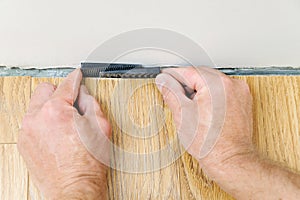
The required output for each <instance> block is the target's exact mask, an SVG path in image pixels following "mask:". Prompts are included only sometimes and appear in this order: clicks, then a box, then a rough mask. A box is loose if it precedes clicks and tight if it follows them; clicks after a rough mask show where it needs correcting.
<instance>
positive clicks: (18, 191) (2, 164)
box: [0, 144, 28, 200]
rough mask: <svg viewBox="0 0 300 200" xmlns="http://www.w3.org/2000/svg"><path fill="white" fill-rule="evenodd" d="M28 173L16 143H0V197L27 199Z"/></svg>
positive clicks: (8, 199)
mask: <svg viewBox="0 0 300 200" xmlns="http://www.w3.org/2000/svg"><path fill="white" fill-rule="evenodd" d="M27 187H28V173H27V170H26V167H25V163H24V161H23V159H22V158H21V157H20V155H19V152H18V150H17V145H16V144H0V199H3V200H11V199H20V200H26V199H27Z"/></svg>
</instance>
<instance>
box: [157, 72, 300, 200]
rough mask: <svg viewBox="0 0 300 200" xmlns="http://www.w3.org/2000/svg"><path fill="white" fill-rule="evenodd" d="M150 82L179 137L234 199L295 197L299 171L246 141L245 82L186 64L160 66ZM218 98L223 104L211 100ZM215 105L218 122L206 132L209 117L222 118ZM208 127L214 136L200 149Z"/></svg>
mask: <svg viewBox="0 0 300 200" xmlns="http://www.w3.org/2000/svg"><path fill="white" fill-rule="evenodd" d="M220 83H221V84H220ZM156 84H157V86H158V88H159V90H160V92H161V93H162V95H163V98H164V100H165V102H166V103H167V105H168V106H169V108H170V109H171V111H172V114H173V118H174V121H175V125H176V128H177V132H178V136H179V139H180V141H181V143H182V144H183V146H184V147H185V148H186V149H187V151H188V152H189V153H190V154H191V155H193V156H194V157H195V158H196V159H198V161H199V164H200V166H201V167H202V169H203V170H204V171H205V172H206V174H207V175H208V176H209V177H210V178H211V179H212V180H214V181H216V182H217V183H218V184H219V185H220V186H221V187H222V188H223V189H224V190H225V191H227V192H228V193H230V194H231V195H233V196H234V197H236V198H238V199H298V198H299V196H300V176H299V175H297V174H295V173H292V172H290V171H289V170H287V169H284V168H281V167H279V166H277V165H274V164H273V163H271V162H269V161H267V160H264V159H261V158H260V157H259V155H258V154H257V153H256V151H255V149H254V146H253V145H252V126H253V122H252V98H251V94H250V91H249V88H248V85H247V84H246V83H245V82H243V81H241V80H237V79H231V78H230V77H228V76H226V75H224V74H222V73H221V72H219V71H217V70H214V69H211V68H204V67H201V68H193V67H189V68H173V69H165V70H164V71H163V73H162V74H160V75H158V76H157V78H156ZM223 99H225V101H224V102H223V103H224V105H223V107H220V105H222V104H219V105H218V104H217V105H216V103H213V100H216V101H215V102H219V103H220V102H222V100H223ZM223 109H225V115H224V116H222V114H223V112H222V111H223ZM215 110H217V112H216V113H217V114H218V112H219V115H220V116H221V117H223V118H224V119H223V122H224V123H222V124H221V125H223V126H219V127H218V126H216V127H213V128H214V129H212V132H208V130H210V128H211V127H210V126H211V125H212V120H214V119H217V120H218V121H219V122H222V119H221V120H220V119H219V118H218V116H213V115H214V112H213V111H215ZM219 131H220V132H219ZM208 133H209V134H216V136H217V137H215V138H214V137H212V138H213V139H215V140H216V142H214V141H209V142H212V143H208V144H213V148H212V149H211V150H210V151H209V152H208V154H205V155H202V152H203V151H202V150H203V148H204V149H205V148H206V149H209V148H208V147H207V146H206V144H207V143H206V142H207V138H209V139H211V137H208V136H211V135H209V134H208ZM218 133H220V134H218ZM194 134H195V135H194ZM194 136H195V137H194ZM204 152H205V151H204Z"/></svg>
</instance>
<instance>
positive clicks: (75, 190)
mask: <svg viewBox="0 0 300 200" xmlns="http://www.w3.org/2000/svg"><path fill="white" fill-rule="evenodd" d="M59 185H60V188H58V190H59V191H57V192H51V194H50V195H48V198H47V199H50V200H56V199H59V200H94V199H107V196H106V195H107V184H106V181H105V180H101V179H100V178H99V177H94V178H74V179H70V180H68V181H67V182H64V184H59ZM46 197H47V196H46Z"/></svg>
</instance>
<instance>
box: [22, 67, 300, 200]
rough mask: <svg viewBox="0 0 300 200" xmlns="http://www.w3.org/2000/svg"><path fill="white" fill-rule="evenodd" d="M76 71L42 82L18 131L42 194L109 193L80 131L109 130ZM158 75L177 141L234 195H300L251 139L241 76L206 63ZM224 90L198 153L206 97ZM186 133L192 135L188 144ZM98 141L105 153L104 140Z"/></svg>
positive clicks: (290, 177)
mask: <svg viewBox="0 0 300 200" xmlns="http://www.w3.org/2000/svg"><path fill="white" fill-rule="evenodd" d="M81 79H82V74H81V72H80V70H79V69H77V70H74V72H72V73H71V74H69V76H68V77H67V78H66V79H65V80H64V81H63V82H62V83H61V84H60V85H59V86H58V87H57V88H56V86H54V85H52V84H49V83H42V84H40V85H39V86H38V87H37V89H36V90H35V92H34V94H33V96H32V99H31V101H30V105H29V109H28V112H27V114H26V115H25V117H24V120H23V124H22V128H21V131H20V134H19V140H18V149H19V151H20V153H21V155H22V156H23V158H24V160H25V162H26V165H27V168H28V170H29V173H30V176H31V178H32V179H33V181H34V183H35V185H36V186H37V187H38V188H39V189H40V191H41V192H42V193H43V195H44V196H45V197H46V198H47V199H105V198H106V197H107V182H106V181H107V180H106V173H107V167H106V166H105V165H104V164H102V163H101V162H99V161H98V160H97V159H95V158H94V157H93V156H92V155H91V154H90V153H89V152H88V151H87V150H86V148H85V146H84V145H83V143H82V142H81V140H80V134H85V133H86V134H89V137H92V136H93V135H94V136H96V135H97V138H98V139H99V137H100V139H101V137H102V138H104V137H110V135H111V127H110V124H109V122H108V121H107V119H106V118H105V116H104V115H103V113H102V111H101V109H100V107H99V105H98V103H97V101H96V100H95V99H94V98H93V97H92V96H91V95H89V94H88V91H87V89H86V88H85V86H83V85H80V82H81ZM214 79H215V82H218V81H220V80H221V83H222V85H223V87H224V89H223V90H219V91H220V92H211V91H210V90H211V88H213V87H208V84H209V82H210V81H211V80H212V82H214ZM217 79H218V80H217ZM207 80H210V81H207ZM156 83H157V86H158V88H159V90H160V92H161V93H162V95H163V98H164V101H165V102H166V103H167V105H168V106H169V108H170V110H171V111H172V114H173V117H174V122H175V125H176V128H177V132H178V134H179V139H180V140H181V142H182V144H183V146H185V147H186V149H187V151H188V152H189V153H190V154H192V155H193V156H194V157H195V158H196V159H198V161H199V164H200V166H201V167H202V169H203V170H204V171H205V173H206V174H207V175H208V176H209V177H210V178H211V179H212V180H214V181H215V182H217V183H218V184H219V185H220V187H221V188H222V189H223V190H225V191H226V192H228V193H229V194H231V195H232V196H234V197H235V198H237V199H299V198H300V176H299V175H297V174H296V173H293V172H291V171H289V170H287V169H284V168H282V167H280V166H278V165H276V164H273V163H272V162H270V161H268V160H266V159H262V158H261V157H260V156H259V155H258V154H257V152H256V150H255V148H254V146H253V144H252V99H251V94H250V92H249V88H248V86H247V84H246V83H245V82H243V81H241V80H236V79H232V78H230V77H228V76H226V75H224V74H222V73H221V72H219V71H216V70H213V69H210V68H204V67H202V68H197V69H196V68H193V67H189V68H176V69H166V70H164V71H163V73H162V74H160V75H158V76H157V78H156ZM207 83H208V84H207ZM212 94H213V95H214V96H213V95H212ZM224 95H225V96H224ZM223 97H225V100H226V101H225V102H224V103H225V105H224V107H225V108H226V113H225V116H224V124H223V126H222V127H221V129H220V130H221V132H220V136H219V137H218V138H217V141H216V143H215V145H214V147H213V148H212V149H211V151H209V153H208V154H207V155H206V154H205V155H204V154H203V155H202V154H201V153H200V150H201V148H205V147H204V146H205V145H203V144H204V141H205V139H204V138H205V137H206V133H207V130H208V127H209V126H210V124H211V123H210V119H211V118H212V113H213V111H212V110H213V105H212V99H213V98H216V99H222V98H223ZM182 113H185V114H184V115H183V116H182ZM195 113H199V115H198V116H199V117H195ZM195 118H196V119H197V120H196V121H195ZM192 123H197V124H196V125H195V124H192ZM186 124H188V126H186ZM193 126H194V127H197V129H195V130H197V131H196V136H195V138H194V140H192V139H193V138H190V137H191V134H189V131H190V130H187V127H193ZM216 131H217V130H216ZM187 141H192V143H191V145H187V144H188V142H187ZM99 148H100V149H101V152H102V154H101V155H100V156H102V157H103V160H106V161H107V159H109V152H110V149H109V148H110V146H109V145H101V147H99Z"/></svg>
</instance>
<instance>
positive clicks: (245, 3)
mask: <svg viewBox="0 0 300 200" xmlns="http://www.w3.org/2000/svg"><path fill="white" fill-rule="evenodd" d="M144 27H155V28H165V29H170V30H173V31H177V32H179V33H182V34H184V35H186V36H188V37H190V38H191V39H193V40H195V41H196V42H197V43H199V44H200V45H202V46H203V47H204V48H205V49H206V51H207V52H208V53H209V55H210V57H211V58H212V59H213V60H214V62H215V63H216V64H217V65H218V66H270V65H276V66H300V1H299V0H207V1H204V0H186V1H184V0H180V1H179V0H147V1H145V0H106V1H103V0H102V1H101V0H85V1H78V0H72V1H71V0H48V1H45V0H0V64H2V65H9V66H36V67H40V66H57V65H78V64H79V63H80V61H82V60H84V59H85V58H86V57H87V56H88V54H89V53H90V52H91V51H92V50H93V49H94V48H96V47H97V46H98V45H99V44H101V43H102V42H104V41H105V40H107V39H109V38H110V37H112V36H114V35H116V34H119V33H121V32H124V31H129V30H132V29H137V28H144ZM137 59H138V60H140V61H141V62H142V61H143V57H142V56H139V57H138V58H137ZM147 59H148V58H147ZM151 59H153V62H155V56H153V58H151ZM168 62H170V64H174V63H172V62H174V61H173V60H172V59H171V60H168ZM175 62H176V61H175ZM199 64H201V63H199Z"/></svg>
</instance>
